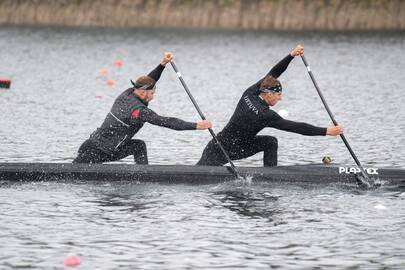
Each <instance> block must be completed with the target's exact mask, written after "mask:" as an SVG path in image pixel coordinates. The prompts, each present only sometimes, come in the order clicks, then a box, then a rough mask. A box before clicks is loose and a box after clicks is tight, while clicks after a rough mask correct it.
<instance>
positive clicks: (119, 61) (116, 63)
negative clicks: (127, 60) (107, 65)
mask: <svg viewBox="0 0 405 270" xmlns="http://www.w3.org/2000/svg"><path fill="white" fill-rule="evenodd" d="M122 65H123V63H122V61H121V60H120V59H117V60H115V61H114V66H116V67H117V68H120V67H122Z"/></svg>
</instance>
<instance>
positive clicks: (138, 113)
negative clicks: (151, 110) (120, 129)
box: [131, 109, 141, 118]
mask: <svg viewBox="0 0 405 270" xmlns="http://www.w3.org/2000/svg"><path fill="white" fill-rule="evenodd" d="M140 115H141V111H140V110H139V109H136V110H133V111H132V113H131V117H132V118H139V116H140Z"/></svg>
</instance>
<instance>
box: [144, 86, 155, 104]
mask: <svg viewBox="0 0 405 270" xmlns="http://www.w3.org/2000/svg"><path fill="white" fill-rule="evenodd" d="M155 91H156V89H152V90H147V91H145V92H146V95H145V101H146V102H149V101H151V100H152V99H153V98H154V97H155Z"/></svg>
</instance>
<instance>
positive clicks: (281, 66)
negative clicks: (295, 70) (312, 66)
mask: <svg viewBox="0 0 405 270" xmlns="http://www.w3.org/2000/svg"><path fill="white" fill-rule="evenodd" d="M303 54H304V47H303V46H301V45H297V47H295V48H294V49H293V50H292V51H291V52H290V53H289V54H288V55H287V56H286V57H284V58H283V59H282V60H281V61H280V62H278V63H277V65H275V66H274V67H273V68H272V69H271V70H270V71H269V73H268V74H267V76H269V75H270V76H273V77H274V78H276V79H277V78H278V77H280V75H281V74H283V72H284V71H286V69H287V67H288V65H289V64H290V62H291V61H292V60H293V59H294V57H295V56H299V55H303Z"/></svg>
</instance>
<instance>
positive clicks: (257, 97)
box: [197, 45, 343, 166]
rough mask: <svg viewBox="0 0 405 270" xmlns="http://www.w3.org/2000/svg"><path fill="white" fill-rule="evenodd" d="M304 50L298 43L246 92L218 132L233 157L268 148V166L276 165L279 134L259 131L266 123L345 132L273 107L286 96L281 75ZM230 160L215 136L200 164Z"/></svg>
mask: <svg viewBox="0 0 405 270" xmlns="http://www.w3.org/2000/svg"><path fill="white" fill-rule="evenodd" d="M303 54H304V47H303V46H301V45H298V46H297V47H296V48H295V49H294V50H292V52H291V53H290V54H288V55H287V56H286V57H284V59H282V60H281V61H280V62H279V63H278V64H277V65H275V66H274V67H273V68H272V69H271V70H270V72H269V73H268V74H267V75H266V76H265V77H264V78H262V79H261V80H259V81H258V82H257V83H255V84H253V85H252V86H250V87H249V88H248V89H247V90H246V91H245V92H244V93H243V95H242V97H241V98H240V100H239V103H238V105H237V106H236V109H235V112H234V113H233V115H232V117H231V119H230V120H229V123H228V124H227V125H226V126H225V128H224V129H223V130H222V131H221V132H220V133H218V139H219V141H220V143H221V144H222V146H223V147H224V149H225V150H226V152H227V153H228V155H229V157H230V159H232V160H238V159H243V158H247V157H250V156H253V155H254V154H256V153H259V152H264V155H263V164H264V166H276V165H277V148H278V142H277V138H276V137H273V136H262V135H257V134H258V133H259V132H260V131H261V130H262V129H264V128H266V127H272V128H276V129H280V130H284V131H289V132H294V133H298V134H302V135H307V136H325V135H330V136H337V135H339V134H342V133H343V128H342V127H341V126H332V127H328V128H323V127H316V126H313V125H310V124H307V123H300V122H294V121H290V120H286V119H283V118H282V117H281V116H280V115H279V114H278V113H276V112H275V111H273V110H272V109H271V108H270V107H269V106H274V105H276V104H277V102H278V101H280V100H281V98H282V86H281V84H280V81H279V80H278V79H277V78H278V77H279V76H280V75H281V74H282V73H283V72H284V71H285V70H286V69H287V67H288V65H289V63H290V62H291V60H293V59H294V57H295V56H300V55H303ZM227 162H228V161H227V159H226V158H225V156H224V154H223V153H222V152H221V150H220V148H219V146H218V145H217V144H216V142H215V141H214V140H211V141H210V142H209V143H208V144H207V146H206V147H205V149H204V151H203V154H202V156H201V159H200V160H199V161H198V163H197V165H211V166H221V165H224V164H226V163H227Z"/></svg>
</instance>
